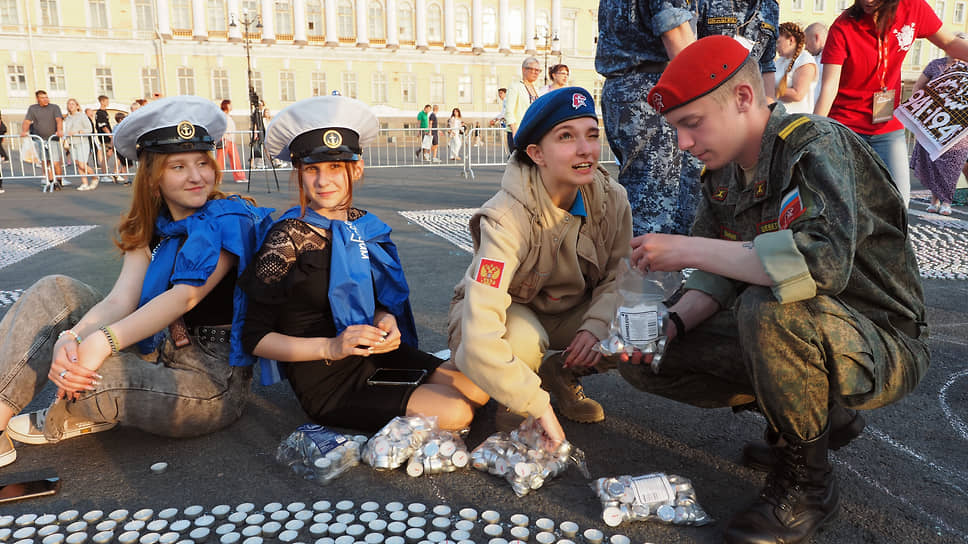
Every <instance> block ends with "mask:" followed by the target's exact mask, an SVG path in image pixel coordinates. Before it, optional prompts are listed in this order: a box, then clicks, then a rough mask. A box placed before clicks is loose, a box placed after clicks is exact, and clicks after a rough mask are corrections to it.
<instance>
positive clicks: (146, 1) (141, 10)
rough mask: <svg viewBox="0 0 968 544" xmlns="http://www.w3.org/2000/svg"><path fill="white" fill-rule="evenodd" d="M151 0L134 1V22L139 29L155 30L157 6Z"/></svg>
mask: <svg viewBox="0 0 968 544" xmlns="http://www.w3.org/2000/svg"><path fill="white" fill-rule="evenodd" d="M151 4H152V2H151V0H135V1H134V22H135V24H136V25H138V29H139V30H154V28H155V7H154V6H153V5H151Z"/></svg>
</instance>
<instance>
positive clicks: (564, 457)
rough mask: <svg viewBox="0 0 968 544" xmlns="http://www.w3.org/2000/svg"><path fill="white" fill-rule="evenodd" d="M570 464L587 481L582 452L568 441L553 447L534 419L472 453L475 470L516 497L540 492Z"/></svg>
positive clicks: (498, 434) (489, 438) (499, 435)
mask: <svg viewBox="0 0 968 544" xmlns="http://www.w3.org/2000/svg"><path fill="white" fill-rule="evenodd" d="M571 464H574V465H575V466H577V467H578V469H579V470H580V471H581V473H582V474H583V475H584V476H585V477H586V478H588V477H590V476H589V474H588V466H587V465H586V463H585V454H584V452H582V451H581V450H580V449H578V448H575V447H574V446H572V445H571V443H569V442H568V441H567V440H566V441H563V442H561V443H560V444H558V446H557V447H552V444H551V442H550V440H549V439H548V436H547V435H546V434H545V433H544V430H543V429H542V428H541V425H540V424H539V423H538V421H537V420H536V419H534V418H533V417H529V418H528V419H526V420H525V421H524V423H522V424H521V426H520V427H518V428H517V429H515V430H513V431H511V432H510V433H508V434H505V433H496V434H494V435H491V436H490V437H488V439H487V440H485V441H484V442H482V443H481V445H479V446H478V447H477V448H476V449H474V451H473V452H472V453H471V465H472V466H473V467H474V468H476V469H478V470H481V471H484V472H489V473H491V474H494V475H495V476H501V477H503V478H505V479H506V480H507V481H508V483H510V484H511V489H513V490H514V492H515V493H516V494H517V495H518V496H519V497H523V496H525V495H527V494H528V493H530V492H531V491H532V490H534V489H538V488H540V487H541V486H542V485H544V483H545V482H546V481H548V480H550V479H551V478H554V477H555V476H557V475H559V474H561V473H562V472H564V471H565V469H567V468H568V466H569V465H571Z"/></svg>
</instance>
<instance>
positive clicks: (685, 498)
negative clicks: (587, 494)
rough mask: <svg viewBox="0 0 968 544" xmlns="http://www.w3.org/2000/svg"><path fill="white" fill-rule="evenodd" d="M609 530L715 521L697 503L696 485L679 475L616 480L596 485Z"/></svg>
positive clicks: (593, 483)
mask: <svg viewBox="0 0 968 544" xmlns="http://www.w3.org/2000/svg"><path fill="white" fill-rule="evenodd" d="M591 485H592V489H594V490H595V493H596V494H597V495H598V498H599V500H601V501H602V519H603V520H604V521H605V524H606V525H608V526H609V527H617V526H619V525H621V524H622V523H623V522H625V521H628V520H631V521H645V520H658V521H662V522H665V523H671V524H674V525H706V524H709V523H713V521H714V520H713V519H712V518H711V517H709V515H708V514H706V511H705V510H703V508H702V506H700V505H699V501H698V500H697V499H696V490H695V489H693V487H692V482H690V481H689V480H688V479H687V478H683V477H682V476H676V475H675V474H668V475H667V474H663V473H661V472H656V473H653V474H646V475H644V476H614V477H611V478H599V479H597V480H595V481H594V482H592V484H591Z"/></svg>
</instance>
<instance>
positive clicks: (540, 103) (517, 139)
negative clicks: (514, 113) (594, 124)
mask: <svg viewBox="0 0 968 544" xmlns="http://www.w3.org/2000/svg"><path fill="white" fill-rule="evenodd" d="M579 117H593V118H595V119H598V115H596V114H595V101H594V100H593V99H592V95H591V94H590V93H589V92H588V91H586V90H585V89H582V88H581V87H565V88H563V89H557V90H554V91H551V92H549V93H546V94H544V95H542V96H540V97H539V98H538V99H537V100H535V101H534V102H532V103H531V106H529V107H528V111H526V112H525V113H524V119H521V125H520V126H519V127H518V132H517V134H515V135H514V147H515V148H516V149H525V148H526V147H528V146H529V145H531V144H536V143H538V142H539V141H541V138H542V137H544V135H545V134H547V133H548V131H549V130H551V129H552V128H553V127H554V126H555V125H557V124H558V123H563V122H565V121H570V120H571V119H578V118H579Z"/></svg>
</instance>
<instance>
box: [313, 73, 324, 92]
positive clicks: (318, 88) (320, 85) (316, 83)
mask: <svg viewBox="0 0 968 544" xmlns="http://www.w3.org/2000/svg"><path fill="white" fill-rule="evenodd" d="M310 83H311V85H312V86H313V96H323V95H325V94H326V72H313V73H312V75H311V76H310Z"/></svg>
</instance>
